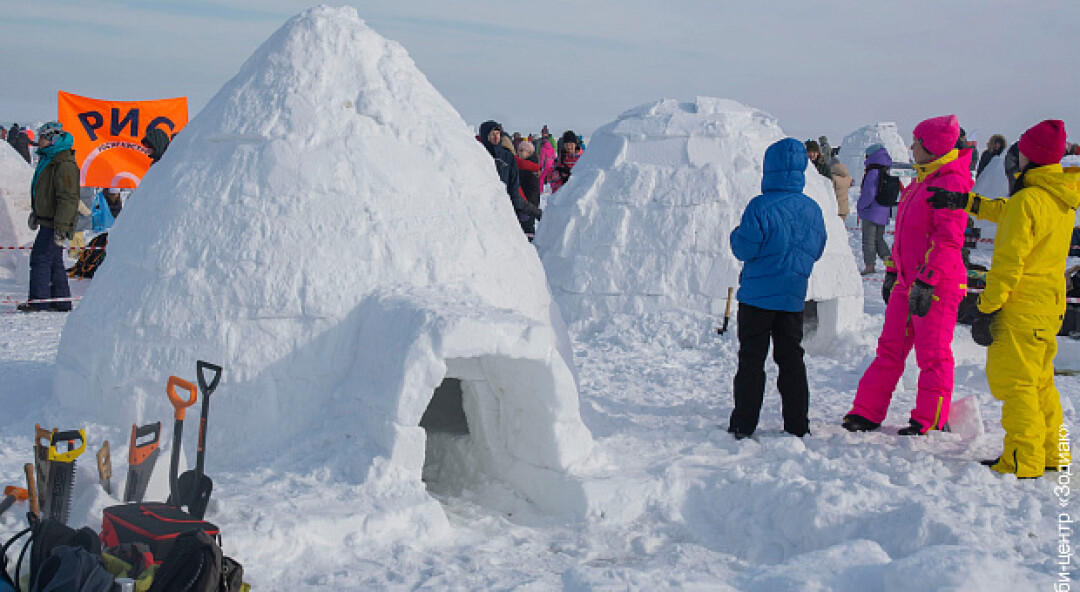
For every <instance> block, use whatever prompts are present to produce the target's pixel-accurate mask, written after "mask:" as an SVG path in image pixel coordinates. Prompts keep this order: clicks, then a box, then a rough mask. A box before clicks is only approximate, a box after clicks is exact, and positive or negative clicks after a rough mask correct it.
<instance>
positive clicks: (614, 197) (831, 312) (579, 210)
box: [534, 97, 862, 333]
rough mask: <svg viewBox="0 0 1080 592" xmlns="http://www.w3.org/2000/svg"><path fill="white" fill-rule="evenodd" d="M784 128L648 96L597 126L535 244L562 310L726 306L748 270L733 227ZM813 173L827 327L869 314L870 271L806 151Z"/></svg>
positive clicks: (715, 309)
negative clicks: (820, 219)
mask: <svg viewBox="0 0 1080 592" xmlns="http://www.w3.org/2000/svg"><path fill="white" fill-rule="evenodd" d="M783 137H785V136H784V133H783V131H782V130H781V129H780V127H779V125H778V124H777V121H776V119H775V118H774V117H772V116H771V115H769V114H767V113H765V112H763V111H759V110H757V109H753V108H750V107H747V106H745V105H742V104H740V103H737V102H735V101H731V100H725V99H715V98H708V97H698V98H697V99H696V100H695V101H694V102H692V103H686V102H679V101H676V100H673V99H664V100H661V101H657V102H655V103H652V104H648V105H643V106H641V107H638V108H636V109H631V110H630V111H627V112H625V113H623V114H622V115H620V116H619V117H618V119H616V120H615V121H613V122H611V123H609V124H607V125H604V126H603V127H601V128H600V129H599V130H597V132H596V133H595V134H594V135H593V136H592V138H591V140H590V142H589V148H588V149H587V150H586V151H585V153H584V155H583V156H582V157H581V160H580V161H578V163H577V165H576V166H575V167H574V174H573V176H571V178H570V181H569V183H567V185H566V186H564V187H563V188H562V189H560V190H559V191H558V192H557V193H555V194H554V195H552V196H551V198H550V201H549V202H548V207H547V209H546V210H544V219H543V223H542V224H541V225H540V228H539V229H538V231H537V236H536V240H535V243H534V244H535V245H536V247H537V250H538V251H539V252H540V257H541V259H542V260H543V262H544V268H545V270H546V271H547V274H548V282H549V284H550V285H551V288H552V292H553V293H554V295H555V299H556V300H557V301H558V303H559V306H560V307H561V309H562V312H563V318H565V319H566V320H567V321H576V320H580V319H586V318H590V317H594V316H598V315H604V314H609V313H627V314H638V313H642V312H656V311H661V310H666V309H683V310H690V311H697V312H700V313H704V314H711V315H716V316H722V315H723V313H724V308H725V304H726V300H727V289H728V287H737V286H738V278H739V270H740V269H741V264H740V263H739V261H738V260H737V259H735V256H734V255H733V254H732V253H731V247H730V244H729V242H728V238H729V236H730V234H731V231H732V230H733V229H734V228H735V227H736V226H737V225H738V224H739V221H740V220H741V218H742V213H743V210H744V209H745V208H746V205H747V204H748V203H749V202H750V199H751V198H753V197H754V196H756V195H759V194H760V193H761V177H762V159H763V157H764V155H765V149H766V148H768V147H769V145H771V144H772V143H774V142H776V141H777V140H780V139H782V138H783ZM806 179H807V182H806V188H805V189H804V192H805V193H806V194H807V195H808V196H810V197H811V198H813V199H814V200H816V201H817V202H818V204H819V205H820V206H821V210H822V212H823V215H824V218H825V226H826V229H827V231H828V233H829V238H828V243H827V245H826V248H825V254H824V256H823V257H822V258H821V260H820V261H818V263H817V264H816V265H815V266H814V272H813V275H812V276H811V277H810V286H809V292H808V294H807V299H808V300H814V301H818V302H819V305H818V307H817V312H818V315H819V323H820V324H819V331H825V332H828V333H836V332H839V331H843V330H846V329H849V328H851V327H854V326H855V323H857V321H858V320H859V318H860V317H861V311H862V304H861V302H862V282H861V281H860V279H859V272H858V269H857V267H856V264H855V259H854V256H853V255H852V252H851V248H850V247H849V246H848V244H847V236H846V232H847V231H846V230H845V228H844V225H843V223H842V222H841V220H840V217H839V216H838V215H837V209H836V196H835V194H834V193H833V189H832V185H831V183H830V182H829V181H828V180H827V179H826V178H825V177H822V176H821V175H820V174H818V173H817V171H816V170H815V169H814V168H812V167H810V166H809V161H807V171H806ZM840 311H844V312H843V314H841V312H840ZM852 311H854V312H852Z"/></svg>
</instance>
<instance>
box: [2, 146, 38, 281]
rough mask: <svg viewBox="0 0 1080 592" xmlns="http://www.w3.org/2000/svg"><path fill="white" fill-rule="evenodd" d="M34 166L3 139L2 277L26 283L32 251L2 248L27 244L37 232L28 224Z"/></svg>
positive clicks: (25, 245) (31, 241) (31, 242)
mask: <svg viewBox="0 0 1080 592" xmlns="http://www.w3.org/2000/svg"><path fill="white" fill-rule="evenodd" d="M33 178H34V169H33V167H31V166H30V165H28V164H26V161H25V160H23V157H22V156H20V155H19V153H18V152H16V151H15V149H14V148H12V147H11V145H10V144H8V143H7V142H0V278H12V277H14V278H15V279H16V281H17V282H20V283H25V282H26V281H27V278H28V274H29V269H30V267H29V261H30V254H29V253H30V251H27V250H22V251H20V250H15V249H4V248H3V247H28V246H30V245H31V244H33V242H34V237H35V236H37V233H36V232H34V231H32V230H30V229H29V228H28V227H27V226H26V220H27V218H29V217H30V183H31V181H32V180H33Z"/></svg>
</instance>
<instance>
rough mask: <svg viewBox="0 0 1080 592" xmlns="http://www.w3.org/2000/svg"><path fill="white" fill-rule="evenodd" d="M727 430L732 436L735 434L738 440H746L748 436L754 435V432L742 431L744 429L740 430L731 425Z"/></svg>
mask: <svg viewBox="0 0 1080 592" xmlns="http://www.w3.org/2000/svg"><path fill="white" fill-rule="evenodd" d="M727 431H728V433H729V434H731V435H732V436H735V439H736V440H745V439H747V438H749V437H750V436H752V435H753V434H752V433H750V432H742V431H739V430H737V429H735V428H734V427H729V428H728V429H727Z"/></svg>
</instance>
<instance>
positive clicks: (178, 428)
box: [166, 376, 199, 508]
mask: <svg viewBox="0 0 1080 592" xmlns="http://www.w3.org/2000/svg"><path fill="white" fill-rule="evenodd" d="M178 386H179V387H181V388H183V389H186V390H187V391H188V392H189V393H191V397H190V398H188V400H186V401H185V400H184V399H181V398H180V395H178V394H176V387H178ZM166 391H167V392H168V394H169V402H170V403H172V406H173V419H174V420H175V421H174V422H173V446H172V460H171V462H170V463H169V499H168V501H167V502H166V503H168V504H169V505H171V506H176V507H177V508H179V507H180V501H179V500H180V489H179V488H178V487H177V482H176V481H177V478H176V473H177V471H179V470H180V442H181V440H182V439H183V437H184V415H185V413H186V411H187V408H188V407H191V406H192V405H194V404H195V401H196V400H197V399H198V398H199V393H198V392H197V391H196V390H195V385H193V384H191V383H190V382H188V381H186V380H184V379H183V378H179V377H177V376H170V377H169V383H168V385H167V386H166Z"/></svg>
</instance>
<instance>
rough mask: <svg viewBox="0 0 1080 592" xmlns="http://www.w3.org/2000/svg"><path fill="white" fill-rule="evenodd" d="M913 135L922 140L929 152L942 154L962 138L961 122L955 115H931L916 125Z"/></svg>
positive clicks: (954, 146) (937, 154) (936, 154)
mask: <svg viewBox="0 0 1080 592" xmlns="http://www.w3.org/2000/svg"><path fill="white" fill-rule="evenodd" d="M912 135H914V136H915V138H916V139H917V140H919V141H920V142H922V145H923V148H926V151H927V152H929V153H931V154H933V155H935V156H942V155H944V154H947V153H948V152H949V151H950V150H952V149H953V148H956V140H957V139H959V138H960V122H959V121H957V120H956V116H955V115H942V116H941V117H931V118H930V119H927V120H924V121H922V122H921V123H919V125H917V126H915V131H913V132H912Z"/></svg>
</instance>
